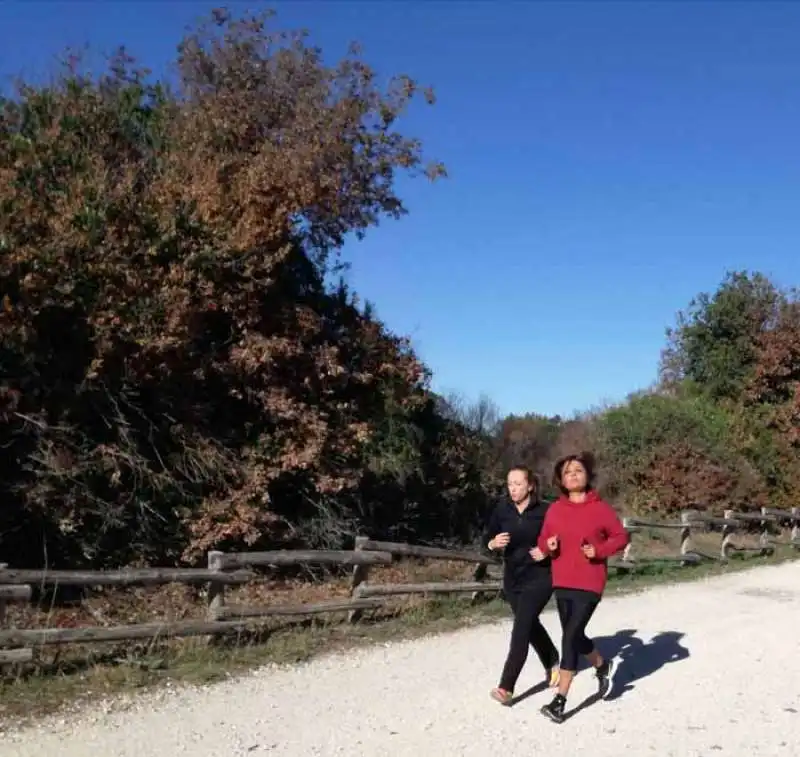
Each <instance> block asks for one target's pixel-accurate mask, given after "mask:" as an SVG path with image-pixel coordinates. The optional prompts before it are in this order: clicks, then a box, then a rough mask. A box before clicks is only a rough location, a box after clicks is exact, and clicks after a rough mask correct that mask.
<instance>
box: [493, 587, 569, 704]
mask: <svg viewBox="0 0 800 757" xmlns="http://www.w3.org/2000/svg"><path fill="white" fill-rule="evenodd" d="M551 594H552V587H551V586H550V585H549V584H548V583H546V582H542V584H541V585H540V586H537V585H534V586H531V587H530V588H527V589H525V590H524V591H522V592H520V593H519V594H517V595H516V596H515V600H514V605H513V607H514V626H513V628H512V629H511V642H510V644H509V649H508V656H507V658H506V663H505V665H504V667H503V673H502V675H501V677H500V685H499V688H500V689H503V690H504V691H509V692H512V691H514V687H515V686H516V684H517V679H518V678H519V675H520V673H521V672H522V668H523V667H524V666H525V662H526V661H527V659H528V644H530V645H531V646H532V647H533V648H534V651H535V652H536V655H537V656H538V658H539V660H540V661H541V663H542V665H543V666H544V668H545V670H547V671H548V673H549V671H550V670H551V669H552V668H553V667H555V665H556V663H557V662H558V650H557V649H556V647H555V645H554V644H553V640H552V639H551V638H550V635H549V634H548V633H547V629H546V628H545V627H544V626H543V625H542V623H541V621H540V620H539V615H540V614H541V612H542V610H543V609H544V607H545V605H546V604H547V602H548V601H549V599H550V595H551Z"/></svg>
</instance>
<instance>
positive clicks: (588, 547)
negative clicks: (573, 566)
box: [581, 544, 597, 560]
mask: <svg viewBox="0 0 800 757" xmlns="http://www.w3.org/2000/svg"><path fill="white" fill-rule="evenodd" d="M581 550H582V551H583V555H584V557H586V559H587V560H594V558H595V557H597V550H596V549H595V548H594V545H593V544H584V545H583V546H582V547H581Z"/></svg>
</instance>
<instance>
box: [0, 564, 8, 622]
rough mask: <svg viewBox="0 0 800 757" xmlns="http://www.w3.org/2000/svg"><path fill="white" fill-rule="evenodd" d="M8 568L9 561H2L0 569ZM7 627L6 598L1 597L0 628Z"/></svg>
mask: <svg viewBox="0 0 800 757" xmlns="http://www.w3.org/2000/svg"><path fill="white" fill-rule="evenodd" d="M6 568H8V563H7V562H0V570H6ZM5 627H6V600H5V599H1V598H0V628H5Z"/></svg>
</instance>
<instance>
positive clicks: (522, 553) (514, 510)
mask: <svg viewBox="0 0 800 757" xmlns="http://www.w3.org/2000/svg"><path fill="white" fill-rule="evenodd" d="M506 484H507V487H508V495H509V499H507V500H504V501H502V502H500V503H499V504H498V505H497V506H496V507H495V509H494V511H493V512H492V514H491V516H490V518H489V522H488V525H487V527H486V531H485V533H484V539H483V543H484V544H486V545H487V547H488V548H489V549H490V550H492V551H493V552H500V551H502V552H503V563H504V568H503V593H504V595H505V597H506V600H507V601H508V603H509V604H510V605H511V609H512V611H513V613H514V625H513V627H512V630H511V643H510V645H509V649H508V657H507V658H506V663H505V666H504V667H503V673H502V675H501V676H500V683H499V685H498V686H497V687H496V688H494V689H492V691H491V696H492V698H493V699H495V700H496V701H498V702H500V704H504V705H509V704H511V702H512V699H513V697H514V686H515V685H516V683H517V678H519V674H520V673H521V672H522V668H523V666H524V665H525V661H526V660H527V658H528V644H530V645H531V646H532V647H533V649H534V651H535V652H536V654H537V656H538V657H539V660H540V661H541V663H542V665H543V666H544V669H545V671H546V675H547V682H548V684H549V685H550V686H555V685H556V684H557V683H558V663H559V658H558V650H557V649H556V647H555V645H554V644H553V640H552V639H551V638H550V635H549V634H548V633H547V630H546V629H545V627H544V626H543V625H542V623H541V621H540V620H539V615H540V614H541V612H542V610H543V609H544V608H545V605H546V604H547V603H548V602H549V601H550V597H551V596H552V594H553V580H552V577H551V575H550V560H549V558H544V557H543V555H542V554H541V553H540V552H539V549H538V547H537V546H536V542H537V540H538V538H539V532H540V531H541V530H542V523H543V522H544V516H545V513H546V512H547V507H548V505H547V504H545V503H543V502H541V501H540V499H539V492H538V489H537V486H536V479H535V478H534V476H533V473H532V472H531V471H530V470H529V469H528V468H526V467H525V466H522V465H516V466H514V467H513V468H512V469H511V470H510V471H509V472H508V476H507V478H506Z"/></svg>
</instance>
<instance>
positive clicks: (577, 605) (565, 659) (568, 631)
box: [555, 589, 600, 672]
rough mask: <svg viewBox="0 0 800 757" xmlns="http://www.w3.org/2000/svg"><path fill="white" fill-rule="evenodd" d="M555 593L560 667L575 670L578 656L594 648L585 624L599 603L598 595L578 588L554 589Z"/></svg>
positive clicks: (589, 652) (588, 652)
mask: <svg viewBox="0 0 800 757" xmlns="http://www.w3.org/2000/svg"><path fill="white" fill-rule="evenodd" d="M555 594H556V607H557V608H558V617H559V618H560V620H561V634H562V637H561V669H562V670H567V671H572V672H575V671H577V669H578V656H579V655H584V656H585V655H588V654H591V652H592V651H593V650H594V643H593V642H592V640H591V639H589V638H588V637H587V636H586V626H587V625H588V624H589V621H590V620H591V618H592V615H593V614H594V611H595V610H596V609H597V605H598V604H600V595H599V594H595V593H594V592H591V591H581V590H579V589H556V590H555Z"/></svg>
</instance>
